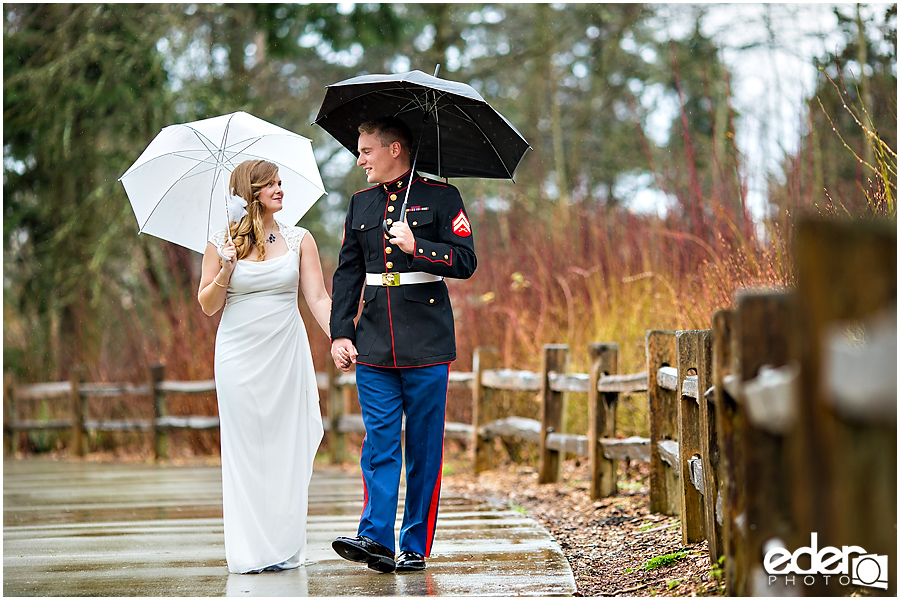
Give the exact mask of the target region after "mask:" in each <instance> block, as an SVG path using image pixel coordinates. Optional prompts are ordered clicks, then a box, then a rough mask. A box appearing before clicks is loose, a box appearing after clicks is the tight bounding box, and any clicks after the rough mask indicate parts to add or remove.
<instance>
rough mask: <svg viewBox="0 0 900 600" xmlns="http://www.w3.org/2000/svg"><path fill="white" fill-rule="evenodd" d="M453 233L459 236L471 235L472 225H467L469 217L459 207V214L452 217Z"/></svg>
mask: <svg viewBox="0 0 900 600" xmlns="http://www.w3.org/2000/svg"><path fill="white" fill-rule="evenodd" d="M453 233H455V234H456V235H458V236H459V237H469V236H470V235H472V227H471V226H470V225H469V219H467V218H466V215H465V214H463V211H462V209H459V214H458V215H456V218H455V219H453Z"/></svg>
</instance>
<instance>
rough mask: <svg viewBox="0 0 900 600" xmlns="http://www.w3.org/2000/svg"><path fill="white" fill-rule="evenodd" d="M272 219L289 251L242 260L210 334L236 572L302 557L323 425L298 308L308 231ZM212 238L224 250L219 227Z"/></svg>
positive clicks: (288, 564) (228, 552) (284, 565)
mask: <svg viewBox="0 0 900 600" xmlns="http://www.w3.org/2000/svg"><path fill="white" fill-rule="evenodd" d="M278 227H279V231H280V233H281V235H282V236H283V237H284V239H285V241H287V245H288V252H287V254H285V255H283V256H279V257H275V258H267V259H266V260H265V261H263V262H253V261H247V260H241V261H238V263H237V265H236V266H235V269H234V272H233V273H232V277H231V281H230V283H229V284H228V289H227V292H226V301H225V308H224V312H223V313H222V320H221V322H220V323H219V330H218V333H217V335H216V354H215V377H216V396H217V397H218V404H219V421H220V424H219V431H220V437H221V444H222V505H223V517H224V521H225V559H226V561H227V563H228V570H229V571H230V572H232V573H248V572H258V571H260V570H263V569H267V568H271V569H276V570H277V569H290V568H294V567H297V566H299V565H300V564H302V563H303V561H304V560H305V559H306V516H307V501H308V492H309V481H310V477H311V476H312V466H313V459H314V458H315V455H316V450H317V448H318V447H319V442H321V440H322V434H323V428H322V416H321V413H320V412H319V394H318V389H317V386H316V373H315V369H314V367H313V362H312V355H311V353H310V350H309V341H308V339H307V336H306V328H305V327H304V325H303V320H302V319H301V318H300V311H299V309H298V307H297V293H298V287H299V280H300V240H301V239H303V236H304V235H305V234H306V230H305V229H302V228H300V227H291V226H286V225H283V224H281V223H279V224H278ZM210 241H211V242H212V243H213V244H214V245H215V246H216V247H217V248H219V249H220V250H221V248H222V246H223V245H224V243H225V231H224V230H222V231H220V232H218V233H216V234H214V235H213V236H212V237H211V238H210Z"/></svg>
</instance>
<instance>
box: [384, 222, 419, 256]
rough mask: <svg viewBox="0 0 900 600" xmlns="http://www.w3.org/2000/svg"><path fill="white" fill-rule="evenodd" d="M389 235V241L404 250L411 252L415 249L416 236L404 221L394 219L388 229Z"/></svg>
mask: <svg viewBox="0 0 900 600" xmlns="http://www.w3.org/2000/svg"><path fill="white" fill-rule="evenodd" d="M388 234H390V236H391V243H392V244H394V245H395V246H397V247H398V248H400V249H401V250H403V251H404V252H406V253H407V254H412V253H413V252H415V251H416V236H414V235H413V232H412V230H411V229H410V228H409V225H407V224H406V221H395V222H394V223H393V224H392V225H391V228H390V229H389V230H388Z"/></svg>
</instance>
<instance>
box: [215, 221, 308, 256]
mask: <svg viewBox="0 0 900 600" xmlns="http://www.w3.org/2000/svg"><path fill="white" fill-rule="evenodd" d="M275 224H276V225H278V233H280V234H281V237H283V238H284V241H285V242H287V247H288V250H291V251H293V252H295V253H297V254H300V242H301V241H302V240H303V236H304V235H306V229H304V228H302V227H297V226H296V225H285V224H284V223H282V222H281V221H279V220H278V219H275ZM227 239H228V234H227V233H226V231H225V230H224V229H220V230H219V231H217V232H215V233H214V234H212V235H211V236H210V237H209V241H210V242H211V243H212V245H213V246H215V247H216V248H217V249H218V250H219V253H220V254H221V252H222V248H223V247H224V246H225V241H226V240H227Z"/></svg>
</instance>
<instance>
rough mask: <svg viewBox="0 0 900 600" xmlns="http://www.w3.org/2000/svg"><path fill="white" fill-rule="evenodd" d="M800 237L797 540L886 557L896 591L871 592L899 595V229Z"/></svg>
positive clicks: (820, 230) (814, 232)
mask: <svg viewBox="0 0 900 600" xmlns="http://www.w3.org/2000/svg"><path fill="white" fill-rule="evenodd" d="M795 239H796V242H797V247H796V264H797V295H798V304H799V307H800V308H799V309H798V321H799V322H800V335H799V339H800V340H802V344H801V345H800V352H799V354H800V382H799V388H800V390H799V394H798V397H799V398H798V399H799V406H798V412H799V413H800V414H801V415H803V417H804V418H803V419H800V420H799V421H798V423H797V425H798V427H797V439H796V444H797V448H798V457H799V459H798V460H799V464H798V468H797V469H796V470H797V471H798V472H797V479H796V480H795V481H794V482H793V486H792V489H793V492H794V500H795V506H794V511H793V516H794V518H795V519H796V521H795V523H796V528H797V538H796V543H797V544H800V545H804V546H806V545H808V544H809V539H810V534H811V532H817V533H818V542H819V546H820V547H822V546H836V547H842V546H848V545H855V546H859V547H862V548H865V550H866V552H867V553H869V554H875V555H886V556H887V562H888V569H889V571H888V573H889V574H888V575H887V577H886V579H887V586H888V587H887V590H886V591H880V590H876V589H874V588H871V587H870V588H866V590H867V592H874V593H875V594H879V595H880V594H885V595H888V596H896V595H897V567H896V565H897V560H898V557H897V529H896V525H895V524H896V523H897V412H896V411H897V392H896V386H897V383H896V381H897V379H896V378H897V371H896V366H895V365H894V364H891V363H892V362H893V361H895V360H896V348H897V342H896V334H897V321H896V315H897V312H896V311H897V224H896V221H882V222H879V221H869V220H866V221H862V222H848V221H822V220H809V221H802V222H800V223H798V226H797V233H796V238H795ZM890 336H894V339H893V340H891V339H890ZM888 348H891V349H892V350H893V352H894V356H893V357H891V358H893V361H892V360H887V361H885V362H886V363H887V364H884V363H882V364H883V366H882V367H878V366H876V365H878V363H879V362H881V360H879V358H881V359H882V360H883V359H885V358H888V357H890V356H891V355H890V352H891V350H889V349H888ZM876 354H877V355H879V356H875V355H876ZM866 366H868V369H866V368H865V367H866ZM839 367H843V368H842V369H841V372H838V371H837V369H838V368H839ZM848 367H849V368H848ZM864 371H869V373H868V374H866V375H862V373H863V372H864ZM873 371H874V372H873ZM859 379H863V380H862V381H859ZM863 390H865V391H863ZM803 540H806V541H805V542H803ZM882 575H884V573H883V572H882ZM852 590H853V588H851V587H849V586H848V587H840V588H837V589H834V588H833V587H832V589H828V588H824V586H820V587H819V588H818V589H816V588H814V589H812V590H811V591H810V593H811V594H815V593H821V594H829V595H831V594H835V593H837V594H841V595H847V594H849V593H850V592H851V591H852Z"/></svg>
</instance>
